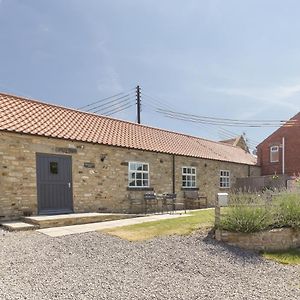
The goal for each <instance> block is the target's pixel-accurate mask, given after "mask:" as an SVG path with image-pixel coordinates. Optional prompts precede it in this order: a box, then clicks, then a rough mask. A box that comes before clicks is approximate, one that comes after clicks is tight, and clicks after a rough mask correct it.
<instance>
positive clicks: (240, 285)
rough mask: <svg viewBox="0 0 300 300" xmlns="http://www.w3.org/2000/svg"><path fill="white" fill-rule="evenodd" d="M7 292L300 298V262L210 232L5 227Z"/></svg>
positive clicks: (1, 291) (10, 295)
mask: <svg viewBox="0 0 300 300" xmlns="http://www.w3.org/2000/svg"><path fill="white" fill-rule="evenodd" d="M0 249H1V259H0V276H1V281H0V299H5V300H10V299H31V300H34V299H38V300H43V299H139V300H140V299H239V300H240V299H247V300H248V299H276V300H278V299H285V300H286V299H299V298H300V266H285V265H280V264H277V263H275V262H272V261H267V260H265V259H263V258H261V257H260V256H259V255H258V254H256V253H254V252H250V251H242V250H240V249H238V248H235V247H228V246H226V245H224V244H222V243H219V242H217V241H215V240H213V239H211V238H210V237H206V236H205V235H204V234H199V233H197V234H193V235H190V236H171V237H164V238H157V239H153V240H150V241H146V242H127V241H124V240H121V239H119V238H116V237H112V236H108V235H104V234H101V233H97V232H90V233H83V234H77V235H70V236H65V237H60V238H51V237H48V236H45V235H42V234H39V233H36V232H19V233H14V232H10V233H6V232H5V233H4V235H3V233H2V234H1V233H0Z"/></svg>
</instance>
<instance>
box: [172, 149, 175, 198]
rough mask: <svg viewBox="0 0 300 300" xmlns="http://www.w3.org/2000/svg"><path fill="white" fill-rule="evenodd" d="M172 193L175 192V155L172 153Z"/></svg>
mask: <svg viewBox="0 0 300 300" xmlns="http://www.w3.org/2000/svg"><path fill="white" fill-rule="evenodd" d="M172 169H173V172H172V193H173V194H175V155H174V154H173V155H172Z"/></svg>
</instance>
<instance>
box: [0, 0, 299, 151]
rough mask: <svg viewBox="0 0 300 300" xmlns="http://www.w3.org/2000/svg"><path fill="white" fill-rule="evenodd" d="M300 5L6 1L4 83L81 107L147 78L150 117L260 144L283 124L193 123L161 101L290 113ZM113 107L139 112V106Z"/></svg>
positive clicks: (6, 88) (254, 0)
mask: <svg viewBox="0 0 300 300" xmlns="http://www.w3.org/2000/svg"><path fill="white" fill-rule="evenodd" d="M299 10H300V2H299V1H291V0H286V1H281V0H243V1H241V0H226V1H224V0H209V1H202V0H189V1H179V0H164V1H153V0H152V1H150V0H126V1H124V0H85V1H81V0H51V1H50V0H47V1H46V0H26V1H25V0H0V41H1V47H0V91H2V92H8V93H13V94H17V95H21V96H28V97H32V98H36V99H40V100H44V101H47V102H51V103H56V104H61V105H64V106H70V107H75V108H76V107H80V106H83V105H85V104H88V103H90V102H93V101H96V100H98V99H102V98H104V97H107V96H110V95H114V94H117V93H119V92H126V91H128V90H129V89H132V88H134V87H135V86H136V85H137V84H139V85H140V86H141V88H142V92H143V93H145V95H148V96H151V97H152V99H151V98H149V97H147V96H145V97H144V98H142V107H143V111H142V123H144V124H148V125H152V126H156V127H161V128H166V129H170V130H176V131H180V132H185V133H188V134H192V135H196V136H200V137H205V138H208V139H213V140H218V139H225V138H226V137H227V136H228V135H230V134H228V133H224V131H223V129H225V130H230V131H231V132H233V133H237V134H241V133H242V132H246V135H247V137H248V138H249V139H250V142H251V144H252V145H254V144H255V143H256V142H260V141H261V140H262V139H264V138H265V137H266V136H267V135H268V134H270V133H271V132H272V131H273V130H274V128H258V129H253V128H252V129H249V128H235V127H233V128H232V127H223V129H222V128H221V129H220V128H219V127H212V126H203V125H200V124H197V125H195V124H190V123H184V122H180V121H175V120H171V119H168V118H165V117H163V116H162V115H160V114H158V113H156V112H154V106H157V105H158V106H163V107H169V108H170V107H171V108H173V109H174V110H176V111H181V112H186V113H193V114H199V115H205V116H212V117H222V118H233V119H245V120H247V119H283V120H285V119H289V118H290V117H292V116H293V115H295V114H296V113H297V112H298V111H299V110H300V101H299V99H300V39H299V32H300V18H299ZM153 98H154V99H155V100H156V102H155V100H153ZM132 101H134V99H133V95H132ZM153 101H154V102H153ZM114 116H115V117H118V118H122V119H126V120H130V121H135V119H136V116H135V111H134V107H132V108H131V109H128V110H126V111H123V112H120V113H119V114H116V115H114Z"/></svg>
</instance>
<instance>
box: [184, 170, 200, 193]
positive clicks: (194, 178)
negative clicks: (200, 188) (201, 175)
mask: <svg viewBox="0 0 300 300" xmlns="http://www.w3.org/2000/svg"><path fill="white" fill-rule="evenodd" d="M188 170H190V172H188ZM184 176H185V178H186V179H183V177H184ZM188 177H190V178H189V179H187V178H188ZM188 183H189V184H190V185H188ZM181 186H182V187H183V188H186V189H192V188H196V187H197V169H196V167H187V166H185V167H182V169H181Z"/></svg>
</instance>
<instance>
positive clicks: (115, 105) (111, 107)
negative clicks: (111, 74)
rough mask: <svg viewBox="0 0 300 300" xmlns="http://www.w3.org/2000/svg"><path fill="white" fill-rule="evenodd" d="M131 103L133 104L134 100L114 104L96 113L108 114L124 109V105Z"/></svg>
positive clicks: (128, 99)
mask: <svg viewBox="0 0 300 300" xmlns="http://www.w3.org/2000/svg"><path fill="white" fill-rule="evenodd" d="M129 103H132V99H130V98H127V99H126V100H123V101H122V102H118V103H115V104H112V105H110V106H107V107H104V108H102V109H99V110H96V111H94V113H102V114H106V111H113V110H115V109H118V108H119V107H123V106H124V105H127V104H129Z"/></svg>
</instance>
